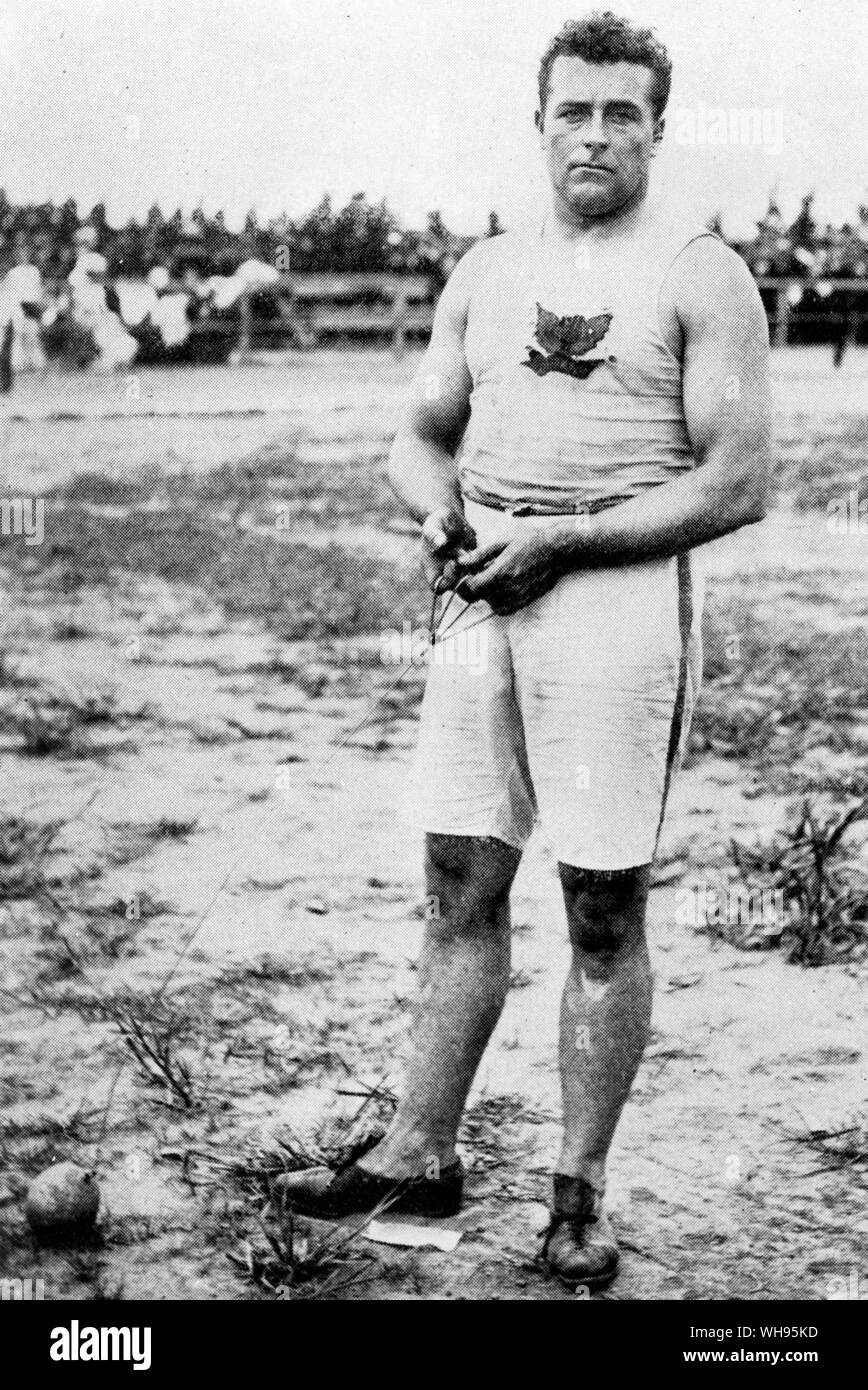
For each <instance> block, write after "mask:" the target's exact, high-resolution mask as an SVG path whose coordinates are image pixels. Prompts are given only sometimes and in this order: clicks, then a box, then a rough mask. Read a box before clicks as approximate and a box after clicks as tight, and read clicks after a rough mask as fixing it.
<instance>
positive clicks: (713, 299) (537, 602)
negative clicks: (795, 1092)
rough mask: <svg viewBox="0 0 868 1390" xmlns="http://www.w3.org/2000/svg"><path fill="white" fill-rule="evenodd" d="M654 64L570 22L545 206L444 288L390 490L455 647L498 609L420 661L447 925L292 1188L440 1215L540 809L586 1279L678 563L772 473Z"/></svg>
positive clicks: (619, 1088)
mask: <svg viewBox="0 0 868 1390" xmlns="http://www.w3.org/2000/svg"><path fill="white" fill-rule="evenodd" d="M670 76H671V64H670V61H669V58H668V55H667V53H666V51H665V49H664V48H663V47H662V46H661V45H660V44H659V42H658V41H657V40H656V39H655V38H654V36H653V35H652V34H651V32H650V31H648V30H637V29H634V28H632V27H631V26H630V25H629V24H628V23H627V22H626V21H625V20H622V19H619V18H617V17H615V16H614V15H612V14H610V13H606V14H602V15H600V14H595V15H591V16H588V17H587V18H586V19H584V20H582V21H580V22H576V23H571V24H568V25H567V26H566V27H565V28H564V30H563V31H562V32H561V33H560V34H559V35H558V36H557V37H556V38H555V39H554V40H553V41H552V43H551V44H550V46H549V48H548V50H547V52H546V54H545V56H544V58H543V60H542V64H541V68H540V73H539V110H538V112H537V115H536V123H537V128H538V131H539V137H540V144H541V148H542V149H543V151H544V153H545V157H546V161H547V165H548V172H549V176H550V179H551V186H552V204H551V209H550V211H549V212H548V213H547V214H546V215H545V217H544V218H543V217H542V216H541V217H540V219H539V222H538V224H537V225H536V226H534V227H532V228H531V229H530V230H529V231H526V232H523V233H510V234H505V235H502V236H499V237H496V238H494V239H491V240H488V241H484V242H481V243H479V244H478V245H477V246H475V247H474V248H473V249H472V250H471V251H470V252H468V254H467V255H466V256H465V257H464V259H463V260H462V261H461V262H460V263H459V265H458V266H457V267H456V269H455V271H454V273H453V275H452V277H451V279H450V281H449V283H448V285H447V286H446V289H445V290H444V292H443V295H442V297H441V299H440V303H439V305H438V309H437V315H436V319H435V323H434V329H433V333H432V336H431V342H430V346H429V348H428V350H427V352H426V354H425V358H424V361H423V364H422V366H421V369H420V371H419V375H418V379H417V391H416V393H415V396H414V400H413V403H412V405H411V407H410V409H409V410H408V413H407V416H406V419H405V421H404V423H403V426H402V428H401V430H400V432H399V434H398V436H397V438H396V440H395V444H394V448H393V451H392V457H391V468H390V471H391V478H392V481H393V484H394V486H395V488H396V490H397V491H398V493H399V494H400V496H401V497H402V499H403V500H404V501H405V503H406V505H407V507H408V508H409V510H410V512H411V513H412V515H413V516H414V517H415V518H416V519H417V521H419V522H420V523H422V535H423V546H424V555H425V563H426V568H427V572H428V574H429V577H430V579H431V580H432V582H436V581H438V580H439V581H440V586H441V587H442V586H443V585H449V586H455V585H456V584H457V592H456V595H455V597H454V598H453V601H452V604H451V609H450V621H451V618H452V615H453V614H456V613H458V614H460V615H461V616H460V618H459V620H458V622H457V623H456V625H455V628H454V631H455V632H459V631H460V630H461V628H462V625H468V624H469V623H470V621H473V622H477V621H479V619H480V618H487V622H486V626H487V629H488V634H489V635H488V643H487V662H486V666H485V670H484V671H480V670H479V668H478V664H477V665H475V666H474V667H473V668H472V669H471V668H470V667H469V666H468V665H466V664H465V665H461V664H460V662H455V661H453V662H442V663H432V664H431V667H430V670H429V674H428V684H427V688H426V693H425V700H424V704H423V709H422V718H421V729H420V738H419V749H418V754H417V760H416V769H415V776H414V779H413V785H412V793H411V802H412V817H413V820H414V822H415V823H416V824H417V825H418V826H419V827H420V828H421V829H422V830H423V831H425V833H426V871H427V879H428V890H427V891H428V893H429V894H430V895H432V897H433V898H435V899H436V900H437V902H438V903H439V917H437V918H436V919H435V920H432V921H430V922H429V923H428V924H427V930H426V939H425V943H424V948H423V952H422V958H421V961H420V968H419V980H420V994H419V999H418V1002H417V1004H416V1009H415V1014H414V1020H413V1027H412V1050H411V1055H410V1059H409V1063H408V1067H407V1073H406V1078H405V1082H404V1088H403V1092H402V1096H401V1100H400V1104H399V1106H398V1110H397V1114H396V1116H395V1119H394V1121H393V1123H392V1125H391V1126H390V1128H389V1131H388V1133H387V1134H386V1136H385V1138H384V1139H383V1140H382V1141H381V1142H380V1143H379V1144H378V1145H377V1146H376V1147H375V1148H373V1149H371V1150H370V1151H369V1152H368V1153H366V1154H365V1155H364V1156H363V1157H362V1158H361V1159H360V1160H357V1161H356V1162H355V1163H354V1164H352V1165H351V1166H349V1167H345V1168H344V1169H342V1170H340V1171H339V1172H338V1173H336V1174H335V1173H332V1172H330V1171H329V1170H315V1171H314V1172H313V1173H303V1174H298V1175H293V1177H292V1178H291V1179H289V1180H288V1184H287V1193H288V1196H289V1197H290V1198H291V1200H292V1201H293V1203H294V1204H295V1205H296V1206H297V1208H298V1209H300V1210H302V1211H305V1212H307V1213H308V1214H310V1215H313V1216H324V1217H331V1218H335V1217H341V1216H344V1215H346V1214H349V1213H351V1212H358V1211H365V1210H369V1209H370V1208H371V1207H373V1206H374V1205H375V1204H376V1203H377V1202H378V1201H381V1200H382V1199H383V1198H384V1197H385V1196H386V1195H387V1194H393V1195H394V1194H395V1193H397V1194H398V1200H397V1201H396V1202H395V1204H394V1210H396V1211H403V1212H410V1211H412V1212H416V1213H428V1214H431V1215H446V1214H451V1213H453V1212H455V1211H457V1209H458V1206H459V1204H460V1200H461V1189H462V1171H461V1167H460V1163H459V1161H458V1160H457V1158H456V1152H455V1138H456V1132H457V1129H458V1125H459V1122H460V1119H461V1115H462V1111H463V1108H464V1105H465V1102H466V1099H467V1094H468V1091H469V1089H470V1085H471V1083H472V1081H473V1077H474V1074H475V1072H476V1069H477V1066H478V1064H479V1061H480V1058H481V1057H482V1054H483V1051H484V1049H485V1047H486V1044H487V1042H488V1040H489V1038H490V1036H491V1033H492V1030H493V1028H494V1026H495V1024H496V1022H497V1020H498V1017H499V1015H500V1012H501V1009H502V1007H503V1003H504V1000H505V997H506V991H507V986H508V981H509V970H510V967H509V938H510V921H509V893H510V887H511V884H512V881H513V878H514V876H515V872H516V869H517V867H518V864H519V859H520V857H521V851H522V848H523V846H524V844H525V843H526V841H527V838H528V836H529V835H530V832H531V829H532V826H533V824H534V821H535V819H536V818H537V817H539V819H540V820H541V821H542V824H543V827H544V828H545V829H546V830H547V832H548V834H549V837H550V839H551V841H552V842H553V844H554V846H555V849H556V852H557V858H558V862H559V872H560V879H561V883H562V886H563V893H564V901H565V905H566V913H567V921H568V927H569V934H570V941H571V943H572V949H573V959H572V965H571V968H570V971H569V974H568V977H567V981H566V986H565V989H564V995H563V1005H562V1010H561V1032H560V1063H561V1077H562V1087H563V1128H564V1134H563V1145H562V1149H561V1152H560V1156H559V1159H558V1163H557V1169H556V1172H555V1174H554V1194H553V1203H552V1219H551V1224H550V1227H549V1230H548V1232H547V1234H546V1238H545V1243H544V1247H543V1255H544V1257H545V1260H546V1262H547V1265H548V1267H549V1268H550V1270H551V1271H552V1272H554V1273H555V1274H557V1275H558V1276H559V1277H561V1278H562V1279H563V1280H565V1282H567V1283H569V1284H572V1285H576V1284H584V1285H587V1286H588V1287H590V1288H594V1287H600V1286H602V1285H603V1284H605V1283H606V1282H608V1281H609V1280H610V1279H611V1278H612V1277H613V1276H614V1275H615V1273H616V1271H617V1265H618V1249H617V1245H616V1242H615V1238H614V1235H613V1233H612V1230H611V1228H610V1226H609V1224H608V1222H607V1220H606V1217H605V1215H604V1214H603V1210H602V1198H603V1191H604V1183H605V1163H606V1156H607V1152H608V1149H609V1146H610V1143H611V1140H612V1135H613V1133H614V1130H615V1126H616V1124H617V1122H618V1118H619V1116H620V1113H621V1110H622V1108H623V1106H624V1103H625V1101H626V1099H627V1096H628V1093H629V1091H630V1087H631V1085H632V1082H633V1078H634V1076H635V1074H636V1070H637V1068H638V1065H639V1062H640V1060H641V1058H642V1053H643V1050H644V1048H645V1045H646V1042H647V1039H648V1029H649V1020H650V1014H651V974H650V969H649V960H648V950H647V946H646V942H645V927H644V922H645V907H646V899H647V895H648V886H649V875H650V866H651V863H652V861H653V857H654V853H655V849H656V845H657V840H658V836H659V832H660V826H661V823H662V819H663V814H664V810H665V805H666V798H667V794H668V791H669V786H670V781H671V777H672V774H673V769H674V768H675V767H676V766H677V762H678V758H679V756H680V753H681V750H682V749H683V746H684V742H685V738H686V734H687V729H688V725H689V721H690V715H691V712H692V708H693V702H694V700H695V696H696V692H697V688H698V683H699V678H700V661H701V654H700V648H699V636H698V628H699V619H700V616H701V594H700V592H699V588H698V585H697V584H696V582H695V579H694V576H693V574H692V572H691V562H690V554H689V553H690V550H691V549H692V548H693V547H694V546H697V545H701V544H703V543H704V542H706V541H710V540H712V539H713V538H714V537H716V536H722V535H725V534H726V533H727V532H731V531H735V530H737V529H738V528H739V527H740V526H744V525H746V524H749V523H751V522H755V521H758V520H760V519H761V517H762V516H763V515H764V510H765V506H766V493H767V486H768V471H769V437H770V403H769V384H768V335H767V330H766V320H765V315H764V313H763V309H762V305H761V302H760V299H759V295H758V293H757V291H756V288H755V287H754V283H753V281H752V279H751V277H750V275H749V273H748V270H747V268H746V266H745V265H744V263H743V262H742V261H741V260H740V259H739V257H738V256H737V255H735V254H734V253H733V252H732V251H730V250H729V249H727V247H726V246H724V245H723V243H722V242H721V241H720V240H719V239H718V238H717V237H716V236H714V235H712V234H711V233H709V232H707V231H706V230H705V229H704V228H703V227H702V226H701V225H699V224H698V223H697V222H695V221H694V220H693V219H692V218H690V217H689V216H686V215H684V214H683V213H682V212H681V211H680V210H679V209H677V208H674V207H671V206H662V205H661V204H660V203H658V202H654V201H652V199H651V198H650V197H649V193H648V184H649V171H650V163H651V159H652V158H653V156H654V154H655V152H656V149H657V146H658V144H659V142H660V141H661V140H662V138H663V131H664V121H663V112H664V109H665V106H666V101H667V98H668V95H669V86H670ZM465 608H466V609H467V614H466V616H465V612H464V610H465Z"/></svg>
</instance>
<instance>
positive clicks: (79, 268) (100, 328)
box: [69, 250, 136, 372]
mask: <svg viewBox="0 0 868 1390" xmlns="http://www.w3.org/2000/svg"><path fill="white" fill-rule="evenodd" d="M107 271H108V262H107V261H106V258H105V256H103V255H101V254H100V253H99V252H98V251H88V250H83V251H82V252H81V254H80V255H79V258H78V260H77V261H76V263H75V266H74V268H73V270H72V272H71V274H70V277H69V285H70V289H71V290H72V313H73V317H74V318H75V320H76V322H77V323H78V325H79V326H80V327H81V328H84V329H87V330H88V331H89V332H90V333H91V335H92V336H93V340H94V345H95V346H96V349H97V353H98V356H97V358H96V360H95V362H94V364H93V365H94V367H95V368H96V370H97V371H103V372H112V371H120V370H122V369H123V368H124V367H128V366H129V365H130V363H131V362H132V360H133V358H134V357H135V355H136V340H135V338H133V337H132V335H131V334H130V333H128V332H127V330H126V328H125V326H124V324H123V322H122V320H121V317H120V314H119V313H118V309H119V307H120V302H119V300H118V297H117V294H116V293H115V292H114V291H111V296H112V302H111V303H110V302H109V293H107V290H106V284H105V280H106V274H107Z"/></svg>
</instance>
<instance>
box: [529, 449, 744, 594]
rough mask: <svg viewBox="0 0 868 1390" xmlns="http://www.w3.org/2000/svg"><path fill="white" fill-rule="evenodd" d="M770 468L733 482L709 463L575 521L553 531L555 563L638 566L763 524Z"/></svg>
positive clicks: (566, 568) (566, 569)
mask: <svg viewBox="0 0 868 1390" xmlns="http://www.w3.org/2000/svg"><path fill="white" fill-rule="evenodd" d="M765 472H766V465H765V464H764V463H760V462H759V461H758V462H757V466H756V470H755V472H754V473H751V472H745V473H743V474H741V475H740V476H739V477H738V478H734V477H733V474H732V472H731V471H730V470H727V469H725V468H723V467H722V466H720V465H715V464H713V463H711V462H709V463H707V464H706V465H704V466H703V467H701V468H698V469H696V470H695V471H694V472H692V473H690V474H685V475H684V476H683V477H680V478H676V479H674V480H673V481H672V482H670V483H663V484H661V485H660V486H659V487H656V488H652V489H650V490H649V491H648V492H645V493H642V494H641V495H640V496H639V497H634V498H631V500H630V501H629V502H623V503H621V504H620V505H618V506H616V507H612V508H611V509H610V510H608V511H604V512H601V513H598V514H597V515H596V516H590V517H577V518H576V520H575V521H570V522H569V523H566V524H565V525H564V526H563V527H557V528H555V529H554V530H553V532H552V533H550V535H551V541H552V545H553V551H554V557H555V563H556V564H557V565H558V568H559V569H561V570H562V571H563V572H564V573H567V572H569V571H570V570H574V569H588V568H591V567H595V566H597V567H605V566H614V565H630V564H638V563H641V562H642V561H643V560H652V559H658V558H662V557H665V556H669V555H677V554H679V553H680V552H682V551H685V550H690V549H691V548H692V547H693V546H697V545H704V544H705V543H706V542H707V541H712V540H715V539H716V538H717V537H718V536H725V535H727V534H729V533H730V532H732V531H737V530H738V529H739V528H740V527H742V526H746V525H749V524H751V523H752V522H756V521H761V520H762V518H763V516H764V515H765V509H766V502H765V491H766V487H765Z"/></svg>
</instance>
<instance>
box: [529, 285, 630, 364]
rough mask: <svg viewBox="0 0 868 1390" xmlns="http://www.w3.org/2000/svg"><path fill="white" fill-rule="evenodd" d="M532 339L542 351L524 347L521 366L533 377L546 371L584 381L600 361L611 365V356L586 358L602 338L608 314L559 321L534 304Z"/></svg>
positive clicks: (607, 321) (605, 329)
mask: <svg viewBox="0 0 868 1390" xmlns="http://www.w3.org/2000/svg"><path fill="white" fill-rule="evenodd" d="M536 309H537V318H536V331H535V336H536V340H537V342H538V343H539V345H540V347H541V348H543V349H544V351H543V352H540V351H539V350H538V349H537V348H534V347H530V346H529V347H528V348H527V354H528V356H527V361H526V362H522V364H521V365H522V366H523V367H530V369H531V371H532V372H535V373H536V375H537V376H546V375H547V373H548V372H562V373H563V374H564V375H565V376H572V377H577V378H578V380H579V381H584V380H585V378H586V377H589V376H590V375H591V372H592V371H593V370H594V368H595V367H599V366H601V365H602V363H603V362H606V361H609V362H614V360H615V359H614V358H613V357H609V358H605V357H588V356H587V355H586V354H587V353H589V352H590V351H591V350H592V349H593V348H595V347H596V346H597V344H598V343H600V342H601V341H602V339H603V338H604V337H605V336H606V334H607V333H608V331H609V325H610V324H611V322H612V315H611V314H596V315H595V316H594V317H593V318H589V319H586V318H584V317H583V315H582V314H575V315H572V316H568V317H565V318H560V317H559V316H558V315H557V314H553V313H552V312H551V311H550V310H549V309H544V308H543V307H542V305H541V304H537V306H536Z"/></svg>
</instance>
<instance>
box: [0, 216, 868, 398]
mask: <svg viewBox="0 0 868 1390" xmlns="http://www.w3.org/2000/svg"><path fill="white" fill-rule="evenodd" d="M716 225H717V228H718V230H721V232H722V229H721V228H720V223H719V220H718V221H717V224H716ZM501 230H502V228H501V226H500V223H499V220H498V217H497V215H496V213H492V214H491V215H490V217H489V223H488V227H487V231H486V235H489V236H494V235H497V233H498V232H499V231H501ZM472 241H473V238H469V237H458V236H456V235H454V234H453V233H452V232H450V231H449V229H448V228H447V227H446V225H445V223H444V221H443V219H442V217H441V215H440V214H439V213H437V212H433V213H431V214H430V215H429V218H428V223H427V226H426V227H425V228H424V230H422V231H411V230H407V229H405V228H402V227H401V226H400V224H399V223H398V221H397V219H396V218H395V217H394V215H393V214H392V213H391V212H390V211H389V209H388V208H387V206H386V205H385V203H379V204H371V203H369V202H368V200H367V199H366V198H365V197H364V196H363V195H362V194H357V195H356V196H355V197H354V198H352V199H351V200H350V202H349V203H348V204H347V205H346V206H345V207H344V208H342V209H335V208H333V206H332V204H331V202H330V200H329V199H328V198H324V199H323V200H322V202H321V203H320V204H319V206H318V207H317V208H315V209H314V210H313V211H312V212H311V213H310V214H308V215H307V216H305V217H303V218H300V219H298V220H293V219H290V218H288V217H286V216H283V217H279V218H276V219H273V220H272V221H270V222H269V223H268V224H267V225H266V226H261V225H260V224H259V222H258V220H257V218H256V215H255V214H254V213H250V214H249V215H248V217H247V219H246V222H245V225H244V227H243V228H242V229H241V230H240V231H238V232H233V231H230V230H229V229H228V228H227V227H226V224H225V221H224V218H223V216H222V215H221V214H220V213H217V214H215V215H214V216H213V217H209V216H206V214H205V213H204V212H203V211H202V210H201V209H198V210H197V211H195V212H194V213H193V214H192V216H190V217H185V216H184V215H183V214H182V213H181V212H180V211H178V212H176V213H174V214H173V215H172V216H170V217H164V216H163V214H162V213H161V211H160V209H159V208H157V207H154V208H152V209H151V211H150V212H149V213H148V215H147V217H146V218H145V219H144V220H143V221H141V222H137V221H135V220H131V221H129V222H128V223H127V224H126V225H125V226H124V227H119V228H118V227H113V226H111V225H110V224H109V222H108V220H107V217H106V211H105V208H104V206H103V205H101V204H100V205H97V206H96V207H95V208H93V209H92V210H91V212H90V213H89V214H87V215H85V216H83V215H81V214H80V213H79V211H78V208H77V206H76V204H75V203H74V202H73V201H72V200H69V201H67V202H66V203H64V204H63V205H62V206H60V207H57V206H55V205H53V204H51V203H46V204H40V205H31V206H16V205H14V204H12V203H11V202H9V200H8V199H7V198H6V196H5V194H4V193H2V191H0V276H2V285H0V324H2V330H3V339H4V341H6V343H7V344H11V348H10V350H11V357H12V361H11V369H12V372H13V373H14V372H16V371H23V370H28V369H38V368H40V367H42V366H44V365H45V363H46V360H47V359H49V358H55V359H58V360H60V361H61V362H63V363H65V364H69V365H74V366H78V367H85V366H89V367H92V368H93V369H95V370H101V371H115V370H119V369H124V368H126V367H128V366H129V365H131V364H132V363H133V362H134V361H135V362H143V363H152V362H177V361H214V360H221V359H224V358H225V357H227V356H228V355H229V353H230V352H231V351H232V349H233V347H234V345H235V344H236V343H237V341H238V335H239V332H240V320H241V314H240V305H241V302H242V300H243V299H244V298H245V296H248V295H250V294H252V295H253V296H254V297H257V298H258V299H259V301H260V307H262V306H263V305H264V308H265V317H268V316H269V308H270V309H271V312H272V313H273V312H274V310H275V306H276V296H277V293H278V289H279V285H280V277H281V272H283V271H294V272H296V273H304V272H309V271H395V272H401V271H406V272H410V271H412V272H415V273H422V274H427V275H428V276H430V277H431V279H432V281H433V282H434V284H435V286H439V285H442V284H443V283H444V281H445V279H446V277H447V276H448V274H449V272H450V270H451V269H452V267H453V266H454V264H455V263H456V261H457V259H458V258H459V256H460V255H461V254H462V253H463V252H464V250H466V249H467V247H468V246H469V245H470V244H471V243H472ZM736 249H737V250H738V251H739V252H740V253H741V255H742V256H743V257H744V258H745V260H746V261H747V263H748V265H749V266H750V268H751V270H752V271H753V273H754V275H755V276H756V277H757V278H758V279H759V280H760V281H761V282H762V281H763V280H764V279H767V278H785V279H788V280H789V281H790V282H791V283H790V285H789V287H788V289H787V292H786V312H787V318H788V325H787V330H786V331H787V335H788V340H789V341H795V342H831V343H833V344H834V345H835V356H836V361H840V358H841V357H842V356H843V351H844V348H845V346H846V343H847V342H848V341H851V340H861V341H865V340H866V338H868V333H866V322H868V312H866V311H868V302H866V296H865V294H864V292H862V291H860V290H857V289H855V287H854V289H852V290H850V289H848V288H847V287H846V286H842V285H841V284H840V282H841V281H849V280H852V281H857V280H861V279H864V278H866V277H868V207H862V208H860V209H859V214H858V218H857V219H856V220H855V221H854V222H853V223H845V224H844V225H843V226H841V227H833V226H831V225H827V226H825V227H823V228H820V227H819V226H818V225H817V223H816V221H815V219H814V217H813V214H812V198H811V197H810V196H808V197H806V198H804V199H803V201H802V207H801V210H800V212H799V215H798V216H797V217H796V219H795V220H794V221H793V222H792V223H790V224H788V223H787V222H786V220H785V219H784V217H783V216H782V214H781V211H780V209H779V207H778V206H777V204H776V201H775V199H774V198H772V199H770V201H769V206H768V209H767V211H766V212H765V214H764V216H763V217H762V218H761V219H760V220H759V222H758V224H757V231H756V235H755V237H754V238H752V239H751V240H750V241H747V242H743V243H739V244H736ZM763 293H764V298H765V300H766V304H767V308H768V309H769V312H770V314H772V315H774V314H776V313H778V312H779V311H780V310H779V302H778V299H777V296H776V295H774V294H770V293H768V292H767V291H766V290H764V291H763Z"/></svg>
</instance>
